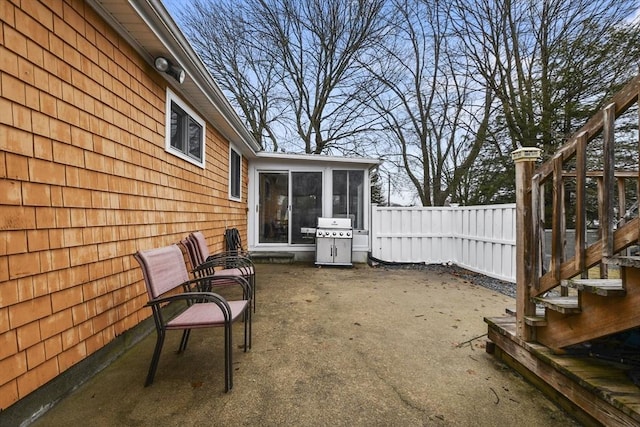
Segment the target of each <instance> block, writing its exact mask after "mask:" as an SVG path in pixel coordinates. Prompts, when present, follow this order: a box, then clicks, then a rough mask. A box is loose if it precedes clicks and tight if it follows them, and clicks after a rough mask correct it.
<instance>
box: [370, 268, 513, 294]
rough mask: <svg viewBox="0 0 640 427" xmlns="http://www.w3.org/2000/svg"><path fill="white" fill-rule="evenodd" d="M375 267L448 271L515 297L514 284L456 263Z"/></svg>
mask: <svg viewBox="0 0 640 427" xmlns="http://www.w3.org/2000/svg"><path fill="white" fill-rule="evenodd" d="M375 267H377V268H384V269H387V270H394V269H401V270H424V271H433V272H437V273H448V274H451V275H453V276H456V277H459V278H460V279H462V280H464V281H468V282H471V283H473V284H474V285H478V286H482V287H483V288H487V289H491V290H492V291H495V292H499V293H501V294H503V295H506V296H508V297H511V298H515V297H516V284H515V283H509V282H505V281H503V280H499V279H494V278H493V277H489V276H485V275H484V274H480V273H476V272H473V271H470V270H467V269H464V268H462V267H458V266H456V265H447V264H418V263H415V264H409V263H407V264H386V263H385V264H378V265H377V266H375Z"/></svg>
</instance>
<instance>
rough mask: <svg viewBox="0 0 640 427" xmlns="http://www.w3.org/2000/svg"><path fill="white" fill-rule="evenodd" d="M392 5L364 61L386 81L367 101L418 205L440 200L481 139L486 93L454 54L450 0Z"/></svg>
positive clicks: (404, 0) (400, 0) (488, 104)
mask: <svg viewBox="0 0 640 427" xmlns="http://www.w3.org/2000/svg"><path fill="white" fill-rule="evenodd" d="M392 3H393V15H394V16H395V17H396V18H397V19H396V20H394V21H393V22H389V24H388V25H389V31H390V33H389V37H388V38H387V39H386V40H385V41H384V43H381V44H380V45H379V46H378V47H377V48H376V51H375V54H372V55H371V56H370V57H367V58H365V59H364V61H363V62H362V66H363V67H365V68H366V69H367V70H368V71H369V72H370V73H371V74H372V75H373V76H374V77H375V79H376V80H377V81H378V82H380V83H381V84H382V85H383V86H382V89H381V88H380V87H378V86H376V85H373V86H372V88H373V89H374V90H369V91H367V99H368V102H369V105H370V107H371V108H372V109H374V110H376V111H377V112H378V113H379V114H380V119H381V120H382V121H383V122H384V123H385V124H386V127H385V129H386V133H387V134H388V135H389V137H388V138H389V140H390V141H391V142H392V144H391V147H392V148H391V149H387V148H386V147H385V148H384V149H383V150H384V151H385V152H386V153H387V155H386V156H385V158H386V159H387V160H388V161H390V162H394V163H395V164H396V165H397V166H398V167H401V168H402V169H403V170H404V172H405V173H406V174H407V176H408V177H409V179H410V181H411V183H412V184H413V186H414V187H415V189H416V191H417V193H418V196H419V198H420V201H421V203H422V205H424V206H431V205H443V204H445V203H446V202H447V201H448V200H450V198H451V196H452V195H455V194H459V191H457V187H458V186H459V185H461V182H462V181H461V180H462V178H463V176H464V171H465V170H466V169H468V168H469V167H470V166H471V165H472V164H473V162H474V160H475V158H476V156H477V155H478V152H479V150H480V147H481V146H482V145H483V144H484V142H485V139H486V137H487V132H488V123H489V118H490V114H491V112H492V109H493V102H492V99H491V94H490V93H489V92H484V93H483V92H480V91H477V90H476V89H475V88H474V85H473V81H472V79H471V78H470V75H469V73H468V68H467V64H466V63H465V61H464V58H460V57H459V56H458V55H457V52H456V44H455V41H452V39H451V31H450V26H451V22H450V10H449V6H448V2H445V1H430V2H427V1H420V0H396V1H393V2H392ZM388 153H391V154H388Z"/></svg>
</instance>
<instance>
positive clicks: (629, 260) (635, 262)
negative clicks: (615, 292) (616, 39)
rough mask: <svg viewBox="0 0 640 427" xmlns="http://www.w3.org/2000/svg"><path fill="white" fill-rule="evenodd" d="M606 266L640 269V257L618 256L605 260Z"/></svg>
mask: <svg viewBox="0 0 640 427" xmlns="http://www.w3.org/2000/svg"><path fill="white" fill-rule="evenodd" d="M602 261H603V262H604V263H605V264H609V265H619V266H621V267H637V268H640V256H626V255H625V256H623V255H620V256H618V255H616V256H613V257H608V258H603V260H602Z"/></svg>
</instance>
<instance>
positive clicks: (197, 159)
mask: <svg viewBox="0 0 640 427" xmlns="http://www.w3.org/2000/svg"><path fill="white" fill-rule="evenodd" d="M166 126H167V137H166V141H165V143H166V147H165V149H166V150H167V151H168V152H170V153H172V154H174V155H176V156H178V157H181V158H183V159H184V160H186V161H188V162H191V163H193V164H195V165H197V166H200V167H202V168H204V164H205V159H204V147H205V129H206V126H205V123H204V120H202V119H201V118H200V117H199V116H198V115H197V114H196V113H195V112H194V111H193V110H192V109H191V108H189V106H188V105H186V104H185V103H184V102H182V101H181V100H180V98H178V97H177V96H176V95H175V94H174V93H173V92H171V91H170V90H168V89H167V124H166Z"/></svg>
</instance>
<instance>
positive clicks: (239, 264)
mask: <svg viewBox="0 0 640 427" xmlns="http://www.w3.org/2000/svg"><path fill="white" fill-rule="evenodd" d="M186 244H187V248H188V252H189V256H190V259H191V264H192V267H193V273H194V275H195V276H196V277H202V276H211V275H213V274H215V275H216V276H229V277H235V276H240V277H244V278H245V279H246V280H247V281H248V282H249V285H250V286H251V295H252V301H253V311H254V312H255V311H256V270H255V266H254V264H253V261H252V260H251V258H249V257H248V256H246V255H243V254H242V253H241V252H239V251H225V252H219V253H215V254H211V253H210V252H209V246H208V245H207V241H206V239H205V237H204V234H202V232H201V231H196V232H194V233H191V234H189V236H188V237H187V239H186Z"/></svg>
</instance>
